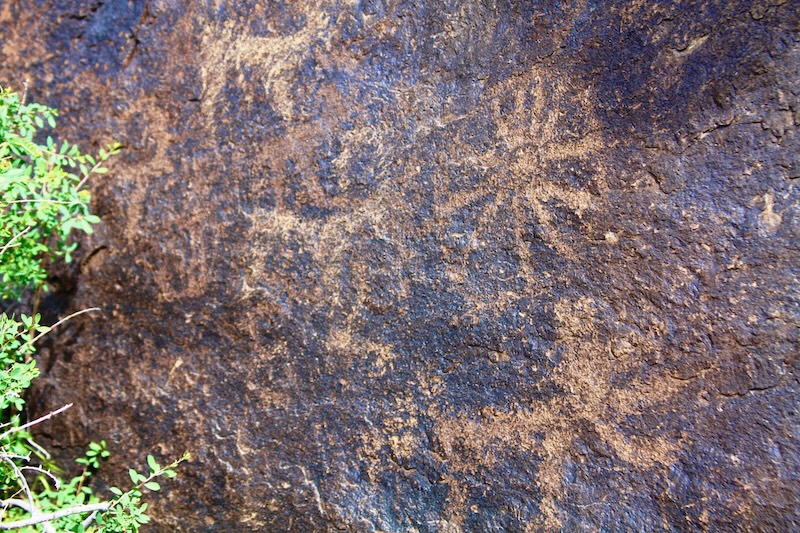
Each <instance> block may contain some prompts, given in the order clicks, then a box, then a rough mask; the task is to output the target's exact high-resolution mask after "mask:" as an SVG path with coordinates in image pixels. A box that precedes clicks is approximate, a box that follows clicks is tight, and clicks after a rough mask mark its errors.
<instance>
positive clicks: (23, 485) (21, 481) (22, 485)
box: [3, 459, 36, 514]
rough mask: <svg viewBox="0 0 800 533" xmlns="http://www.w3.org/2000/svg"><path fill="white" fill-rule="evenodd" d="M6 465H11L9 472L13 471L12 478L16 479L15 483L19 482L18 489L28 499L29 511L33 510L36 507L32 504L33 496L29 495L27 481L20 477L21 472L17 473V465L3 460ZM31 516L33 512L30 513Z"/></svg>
mask: <svg viewBox="0 0 800 533" xmlns="http://www.w3.org/2000/svg"><path fill="white" fill-rule="evenodd" d="M3 461H5V462H6V463H8V464H9V465H11V470H13V471H14V476H15V477H16V479H17V481H19V485H20V488H22V492H23V493H24V494H25V497H26V498H28V503H30V506H31V509H35V508H36V507H35V506H34V504H33V495H32V494H31V489H30V487H29V486H28V481H27V480H26V479H25V476H23V475H22V472H20V471H19V468H17V465H16V464H15V463H14V461H12V460H11V459H3ZM31 514H33V512H32V511H31Z"/></svg>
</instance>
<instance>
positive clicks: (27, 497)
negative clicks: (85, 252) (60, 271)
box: [0, 87, 188, 532]
mask: <svg viewBox="0 0 800 533" xmlns="http://www.w3.org/2000/svg"><path fill="white" fill-rule="evenodd" d="M57 116H58V112H57V111H56V110H55V109H51V108H49V107H46V106H43V105H40V104H36V103H27V104H26V103H25V101H24V97H20V96H19V95H18V94H17V93H15V92H13V91H11V90H8V89H3V88H2V87H0V301H2V303H3V308H4V311H3V313H2V314H0V530H11V529H13V530H16V531H45V532H52V531H74V532H90V531H93V532H100V531H104V532H121V531H138V530H139V527H140V526H141V525H142V524H146V523H147V522H148V521H149V520H150V518H149V517H148V515H147V514H146V511H147V503H144V502H142V495H143V492H144V491H146V490H147V491H157V490H159V489H160V488H161V487H160V485H159V483H158V482H157V481H155V479H156V478H158V477H161V476H165V477H167V478H171V477H174V476H175V475H176V473H175V470H174V468H175V467H176V466H177V465H178V464H179V463H180V462H182V461H184V460H186V459H188V454H184V456H183V457H181V458H180V459H178V460H177V461H174V462H172V463H171V464H169V465H167V466H166V467H162V466H161V465H160V464H158V462H157V461H156V459H155V458H154V457H153V456H152V455H149V456H148V457H147V468H146V469H145V470H144V471H143V472H138V471H137V470H135V469H132V468H131V469H130V470H129V475H130V478H131V485H130V488H127V489H126V490H123V489H121V488H118V487H111V488H110V494H109V495H108V497H107V498H106V499H101V497H100V496H99V495H97V494H96V493H95V492H94V490H93V489H92V488H91V483H90V481H91V479H90V478H91V476H92V475H93V474H94V473H95V472H96V471H97V469H98V468H99V467H100V464H101V462H102V461H103V460H104V459H106V458H108V457H109V455H110V452H109V451H108V449H107V447H106V442H105V441H101V442H97V443H96V442H92V443H90V444H89V448H88V450H87V451H86V453H85V455H84V456H83V457H81V458H79V459H77V460H76V461H77V462H78V463H79V464H81V465H82V466H83V472H82V473H81V474H80V475H79V476H76V477H74V478H72V479H69V480H63V479H61V478H60V477H59V476H58V475H57V473H56V472H58V469H57V468H55V466H54V465H52V464H51V461H50V456H49V454H48V453H47V451H46V450H44V449H43V448H42V447H41V446H39V445H38V444H36V442H35V441H34V440H33V436H32V434H31V433H30V431H29V430H30V429H31V428H32V427H33V426H35V425H36V424H39V423H43V422H45V421H46V420H47V419H49V418H50V417H52V416H55V415H57V414H58V413H59V412H61V411H63V410H65V409H67V408H68V407H69V406H64V407H63V408H61V409H59V410H57V411H54V412H53V413H49V414H47V415H45V416H43V417H41V418H39V419H36V420H33V421H26V415H27V414H26V411H25V391H26V389H27V388H28V387H29V386H30V385H31V382H32V380H33V379H35V378H36V377H37V376H38V375H39V370H38V368H37V366H36V359H35V354H36V342H37V341H38V340H39V339H40V338H41V337H42V336H43V335H45V334H47V333H48V332H49V331H50V329H51V327H48V326H45V325H42V324H41V323H40V321H41V317H40V316H39V315H38V314H37V313H36V312H35V310H33V311H32V312H30V313H29V314H28V315H26V314H22V313H20V314H19V315H17V314H16V313H11V312H7V311H8V310H9V309H13V308H16V307H20V306H22V302H24V301H28V300H30V298H25V296H26V295H30V294H35V293H37V292H39V291H43V290H47V267H48V265H50V264H52V263H53V262H54V261H60V260H63V261H65V262H67V263H69V262H71V261H72V254H73V252H74V251H75V249H76V248H77V246H78V242H77V240H76V239H75V235H76V234H79V233H81V232H83V233H91V232H92V225H93V224H96V223H97V222H99V218H98V217H96V216H95V215H93V214H92V213H91V212H90V210H89V201H90V199H91V196H90V194H89V192H88V191H87V190H86V189H85V188H84V185H85V184H86V182H87V180H88V179H89V178H90V177H91V176H92V175H96V174H104V173H105V172H107V168H106V167H105V166H104V165H105V163H106V161H107V160H108V159H109V158H110V157H112V156H114V155H116V154H118V153H119V151H120V149H121V146H120V145H119V144H116V143H114V144H111V145H109V146H108V147H107V148H105V149H101V150H99V152H98V153H97V155H96V156H93V155H90V154H84V153H81V151H80V150H79V149H78V147H77V146H76V145H74V144H70V143H68V142H66V141H62V142H60V143H57V142H56V141H55V140H54V139H53V138H52V137H51V136H45V131H44V130H49V131H51V132H52V131H53V130H54V129H55V126H56V117H57ZM68 318H69V317H68ZM59 323H60V322H59ZM59 323H57V324H55V325H58V324H59Z"/></svg>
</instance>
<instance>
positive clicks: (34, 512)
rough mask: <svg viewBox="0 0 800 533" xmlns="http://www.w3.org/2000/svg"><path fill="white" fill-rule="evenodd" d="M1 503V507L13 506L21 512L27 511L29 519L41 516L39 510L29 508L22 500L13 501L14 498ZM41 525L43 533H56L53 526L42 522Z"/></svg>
mask: <svg viewBox="0 0 800 533" xmlns="http://www.w3.org/2000/svg"><path fill="white" fill-rule="evenodd" d="M2 503H3V507H8V506H9V505H14V506H16V507H19V508H20V509H22V510H23V511H27V512H28V513H30V515H31V517H34V516H40V515H41V514H42V513H41V512H39V509H37V508H36V507H30V506H29V505H28V504H27V503H26V502H24V501H22V500H15V499H14V498H9V499H7V500H3V501H2ZM41 525H42V529H44V531H45V533H58V532H57V531H56V528H54V527H53V524H51V523H49V522H43V523H42V524H41Z"/></svg>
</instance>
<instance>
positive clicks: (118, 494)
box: [109, 487, 122, 496]
mask: <svg viewBox="0 0 800 533" xmlns="http://www.w3.org/2000/svg"><path fill="white" fill-rule="evenodd" d="M109 490H110V491H111V492H113V493H114V494H116V495H117V496H122V490H120V489H118V488H117V487H111V488H110V489H109Z"/></svg>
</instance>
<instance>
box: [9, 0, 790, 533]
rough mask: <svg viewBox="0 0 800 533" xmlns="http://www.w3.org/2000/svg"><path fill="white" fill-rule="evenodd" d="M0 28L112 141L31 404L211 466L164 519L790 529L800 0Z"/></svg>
mask: <svg viewBox="0 0 800 533" xmlns="http://www.w3.org/2000/svg"><path fill="white" fill-rule="evenodd" d="M44 4H47V5H46V7H45V5H44ZM0 24H1V25H2V28H3V30H2V35H1V36H0V83H4V84H11V85H13V86H15V87H20V86H21V83H22V81H23V79H24V78H26V77H27V78H29V79H30V80H31V88H30V93H31V94H32V95H33V97H34V98H36V99H39V100H43V101H45V102H47V103H49V104H51V105H54V106H57V107H59V108H61V109H62V111H63V113H62V114H63V115H64V118H63V120H62V124H63V125H64V127H65V131H67V132H69V134H70V135H71V136H72V137H73V138H76V139H78V138H83V139H89V140H90V141H91V142H93V143H95V146H97V144H99V143H102V142H105V141H108V140H111V139H119V140H121V141H122V142H124V143H125V145H126V150H125V153H124V155H123V156H122V157H121V159H120V160H119V161H118V163H117V164H116V165H115V172H114V175H113V176H112V177H109V178H108V179H106V180H97V181H95V182H94V184H93V187H94V191H95V193H96V197H95V199H96V202H95V204H96V209H97V211H98V212H99V214H100V215H102V217H103V219H104V224H103V227H102V228H101V229H100V231H99V232H98V234H96V235H95V236H94V237H93V238H91V239H89V240H88V241H86V242H85V243H84V247H83V252H82V254H83V255H82V261H81V262H80V264H79V269H78V270H77V271H74V272H73V274H74V276H73V278H72V279H67V278H66V277H65V278H63V279H61V280H58V282H59V284H60V285H59V286H61V288H62V292H64V293H65V294H66V293H67V292H68V293H69V298H70V299H69V300H66V299H64V298H62V300H60V303H61V305H65V306H68V307H69V309H73V308H78V307H82V306H88V305H101V306H103V308H104V310H105V312H104V314H103V316H102V317H100V316H97V317H95V318H93V319H85V320H83V321H82V322H80V323H75V324H73V325H72V326H71V328H69V329H67V330H65V331H62V333H61V335H60V336H59V337H58V339H57V341H56V343H55V346H54V347H53V349H51V350H46V351H45V354H44V358H45V361H43V364H44V365H45V366H46V367H47V368H48V369H49V373H48V374H47V376H46V377H45V378H43V379H42V380H41V381H40V385H39V388H38V396H37V397H38V400H37V403H36V405H37V408H38V409H39V410H42V411H43V410H45V409H48V408H52V407H56V406H58V405H61V404H62V403H63V402H66V401H74V402H76V404H77V407H76V408H74V409H73V410H72V411H71V412H70V414H69V415H68V416H66V417H62V418H61V420H60V422H55V423H53V424H51V425H50V426H49V427H48V428H47V431H48V435H49V436H51V437H52V438H53V439H55V441H57V442H59V443H60V445H62V446H64V447H65V449H64V454H65V455H68V454H69V453H73V452H74V451H75V450H76V449H77V448H76V447H78V446H81V445H84V444H85V443H86V442H87V441H88V440H89V439H90V438H100V437H106V438H107V439H109V441H110V443H111V447H112V448H113V449H114V450H115V451H116V452H117V460H116V462H115V463H114V464H112V465H111V468H109V469H108V471H113V470H114V469H117V471H118V472H120V477H122V475H123V474H124V470H123V466H124V465H127V464H129V463H131V462H136V461H141V458H142V456H143V454H144V453H145V452H146V451H147V450H156V451H157V452H158V453H159V454H160V455H163V456H170V455H177V454H179V453H180V452H182V451H183V450H184V449H189V450H190V451H191V452H192V453H193V454H194V456H195V460H194V462H193V463H192V464H191V465H188V466H187V467H185V468H184V469H183V470H182V477H181V478H180V479H178V480H177V482H176V483H175V484H173V485H171V486H170V490H169V492H168V493H166V494H165V495H164V496H163V497H161V499H159V500H158V501H157V502H156V504H155V508H156V514H157V515H158V518H159V520H160V523H161V526H160V530H163V531H276V532H277V531H333V530H349V531H363V532H369V531H379V530H380V531H392V532H399V531H415V530H416V531H421V532H428V531H430V532H436V531H440V532H456V531H509V532H518V531H519V532H521V531H540V530H544V531H557V530H564V531H573V530H598V529H602V530H608V531H615V530H616V531H618V530H634V531H641V530H673V531H683V530H703V529H708V530H713V531H727V530H738V529H750V530H784V531H785V530H790V529H798V528H800V496H799V494H800V473H798V472H800V449H799V448H798V446H800V439H799V438H798V437H800V423H799V422H800V421H798V401H799V400H800V395H799V394H798V389H799V388H800V385H799V384H798V371H799V370H800V362H799V359H798V352H799V349H798V348H799V347H798V341H799V340H800V333H798V332H799V330H800V328H799V327H798V326H800V324H799V322H800V305H799V304H798V298H799V297H800V294H799V291H798V289H799V288H800V284H798V274H799V272H798V270H800V253H799V252H800V250H798V247H799V246H800V204H799V203H798V190H797V183H798V182H797V178H798V177H800V163H799V160H800V156H799V155H798V154H800V142H799V141H798V136H797V135H798V125H799V124H800V116H799V115H798V112H800V102H799V101H798V94H799V93H800V75H799V74H800V73H799V72H798V71H799V70H800V46H799V45H798V37H799V36H800V3H799V2H791V1H772V2H769V1H763V0H756V1H752V2H744V1H722V0H705V1H675V2H657V1H654V0H631V1H627V2H623V1H607V2H594V1H586V0H583V1H578V0H575V1H566V2H561V1H555V0H552V1H550V0H548V1H537V2H533V1H532V2H527V1H518V2H508V1H502V0H485V1H482V2H478V1H471V0H459V1H450V0H437V1H436V2H433V1H430V2H427V1H421V0H409V1H402V0H385V1H381V0H366V1H344V0H343V1H340V2H337V1H327V2H323V1H303V2H285V1H270V2H267V1H255V0H240V1H236V2H233V1H230V2H225V1H221V0H217V1H210V0H209V1H205V2H200V1H188V0H184V1H182V2H180V1H173V0H107V1H88V0H87V1H77V0H59V1H53V2H48V3H43V2H36V1H33V0H16V1H12V0H0ZM86 147H87V148H88V147H89V145H86ZM57 303H59V301H56V304H57ZM48 435H44V436H43V438H44V439H45V440H47V438H48ZM107 475H109V476H111V477H112V478H113V475H114V474H107ZM156 529H157V530H158V528H156Z"/></svg>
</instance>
